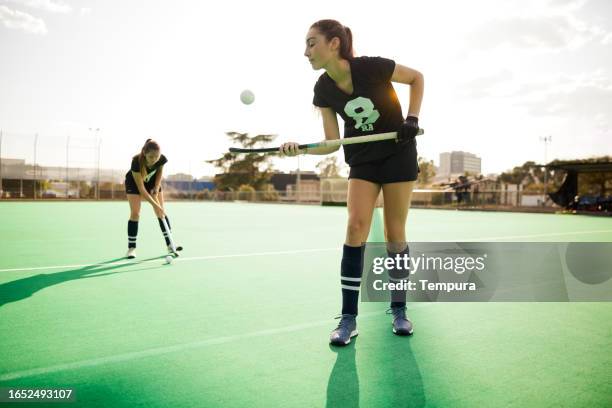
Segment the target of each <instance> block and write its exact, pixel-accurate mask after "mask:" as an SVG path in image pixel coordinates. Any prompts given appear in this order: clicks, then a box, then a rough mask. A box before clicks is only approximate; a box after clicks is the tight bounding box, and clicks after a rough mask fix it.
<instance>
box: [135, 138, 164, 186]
mask: <svg viewBox="0 0 612 408" xmlns="http://www.w3.org/2000/svg"><path fill="white" fill-rule="evenodd" d="M160 150H161V149H160V147H159V143H157V142H156V141H155V140H153V139H147V141H146V142H145V144H144V145H143V146H142V149H140V153H139V154H138V165H139V166H140V175H141V176H142V179H143V180H144V179H145V178H146V177H147V160H146V158H145V154H147V153H149V152H154V151H157V152H159V151H160Z"/></svg>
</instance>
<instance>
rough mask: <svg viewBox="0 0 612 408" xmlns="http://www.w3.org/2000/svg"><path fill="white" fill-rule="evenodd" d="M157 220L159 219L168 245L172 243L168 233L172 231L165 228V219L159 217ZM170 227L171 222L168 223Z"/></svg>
mask: <svg viewBox="0 0 612 408" xmlns="http://www.w3.org/2000/svg"><path fill="white" fill-rule="evenodd" d="M166 220H167V218H166ZM157 221H159V228H161V231H162V234H164V239H165V240H166V245H170V237H169V236H168V234H169V233H170V232H169V231H166V229H165V228H164V221H163V220H162V219H161V218H158V219H157ZM166 222H167V221H166ZM168 228H170V224H168Z"/></svg>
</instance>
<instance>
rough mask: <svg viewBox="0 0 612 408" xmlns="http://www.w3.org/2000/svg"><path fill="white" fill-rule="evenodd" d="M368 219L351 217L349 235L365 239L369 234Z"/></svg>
mask: <svg viewBox="0 0 612 408" xmlns="http://www.w3.org/2000/svg"><path fill="white" fill-rule="evenodd" d="M368 225H369V223H368V221H367V220H366V219H365V218H362V217H349V221H348V226H347V235H348V236H349V237H350V238H354V239H363V238H362V237H363V236H364V235H367V233H368V231H367V229H368Z"/></svg>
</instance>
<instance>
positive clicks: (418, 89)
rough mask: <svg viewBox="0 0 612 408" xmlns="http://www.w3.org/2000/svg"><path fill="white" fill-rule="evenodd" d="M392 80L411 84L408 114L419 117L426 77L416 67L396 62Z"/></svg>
mask: <svg viewBox="0 0 612 408" xmlns="http://www.w3.org/2000/svg"><path fill="white" fill-rule="evenodd" d="M391 81H392V82H398V83H400V84H406V85H410V105H408V116H414V117H419V112H420V111H421V102H422V101H423V92H424V90H425V79H424V77H423V74H421V73H420V72H419V71H417V70H416V69H412V68H408V67H406V66H403V65H400V64H395V69H394V70H393V75H391Z"/></svg>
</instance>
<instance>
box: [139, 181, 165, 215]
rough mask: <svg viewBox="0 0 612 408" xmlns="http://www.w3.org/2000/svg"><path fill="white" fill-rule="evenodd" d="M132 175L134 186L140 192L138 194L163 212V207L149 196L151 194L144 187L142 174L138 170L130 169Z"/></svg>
mask: <svg viewBox="0 0 612 408" xmlns="http://www.w3.org/2000/svg"><path fill="white" fill-rule="evenodd" d="M132 176H133V177H134V181H135V182H136V187H138V192H139V193H140V196H141V197H144V199H145V200H147V201H148V202H149V203H150V204H151V205H152V206H153V208H155V209H157V210H158V211H160V212H161V213H162V214H163V213H164V209H163V208H161V207H160V205H159V204H158V203H157V201H156V200H155V199H154V198H153V197H152V196H151V194H149V192H148V191H147V189H146V188H145V185H144V181H142V176H141V175H140V172H138V171H132Z"/></svg>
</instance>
